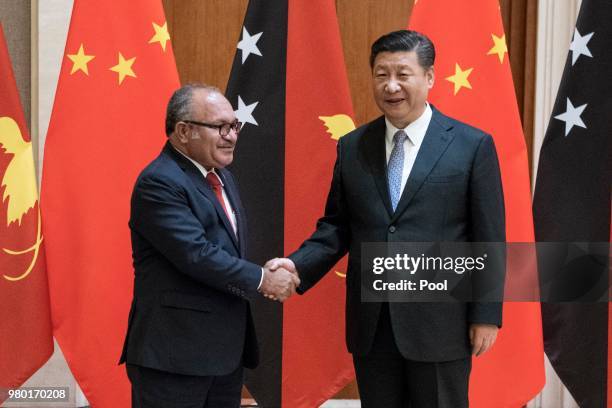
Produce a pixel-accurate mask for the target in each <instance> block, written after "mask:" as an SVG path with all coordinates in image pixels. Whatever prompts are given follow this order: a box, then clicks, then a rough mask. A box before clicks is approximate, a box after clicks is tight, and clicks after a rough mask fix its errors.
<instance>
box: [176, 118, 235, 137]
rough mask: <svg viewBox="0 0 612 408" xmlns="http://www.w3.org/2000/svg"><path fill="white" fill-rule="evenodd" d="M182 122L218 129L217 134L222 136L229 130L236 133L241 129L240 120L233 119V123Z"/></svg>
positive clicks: (227, 133)
mask: <svg viewBox="0 0 612 408" xmlns="http://www.w3.org/2000/svg"><path fill="white" fill-rule="evenodd" d="M182 122H185V123H189V124H192V125H196V126H204V127H207V128H211V129H217V130H219V136H221V137H224V136H227V135H229V132H230V130H232V129H233V130H234V132H236V134H238V133H240V129H242V122H239V121H235V122H233V123H222V124H220V125H214V124H212V123H204V122H198V121H195V120H183V121H182Z"/></svg>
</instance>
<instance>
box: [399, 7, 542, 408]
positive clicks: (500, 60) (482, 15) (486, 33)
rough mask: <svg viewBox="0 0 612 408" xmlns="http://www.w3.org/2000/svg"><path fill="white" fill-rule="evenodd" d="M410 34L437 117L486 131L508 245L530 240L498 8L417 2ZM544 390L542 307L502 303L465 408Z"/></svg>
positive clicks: (517, 400) (519, 137) (525, 177)
mask: <svg viewBox="0 0 612 408" xmlns="http://www.w3.org/2000/svg"><path fill="white" fill-rule="evenodd" d="M410 28H411V29H413V30H416V31H419V32H422V33H424V34H426V35H427V36H428V37H429V38H430V39H431V40H432V41H433V43H434V44H435V47H436V63H435V74H436V84H435V86H434V87H433V89H432V91H431V93H430V95H429V100H430V101H431V102H432V103H433V104H434V105H435V106H436V107H438V108H439V109H440V110H441V111H442V112H444V113H446V114H448V115H450V116H453V117H455V118H458V119H460V120H462V121H465V122H467V123H469V124H471V125H474V126H476V127H478V128H481V129H483V130H484V131H486V132H487V133H490V134H491V135H492V136H493V138H494V139H495V145H496V147H497V154H498V156H499V161H500V167H501V173H502V182H503V187H504V196H505V206H506V237H507V240H508V242H533V240H534V235H533V220H532V212H531V193H530V188H529V167H528V158H527V149H526V146H525V140H524V136H523V131H522V128H521V121H520V117H519V113H518V107H517V104H516V97H515V94H514V87H513V85H512V75H511V71H510V63H509V61H508V53H507V51H508V50H507V47H506V41H505V35H504V27H503V25H502V20H501V15H500V11H499V3H498V2H497V0H478V1H469V2H465V1H443V0H422V1H419V2H417V3H416V5H415V7H414V9H413V11H412V16H411V20H410ZM507 273H508V279H507V281H512V279H513V276H512V275H513V269H512V267H511V265H510V262H509V268H508V271H507ZM533 279H534V280H535V279H537V277H536V276H533ZM534 282H537V281H534ZM533 284H534V283H533V282H532V285H533ZM535 285H537V283H536V284H535ZM531 287H534V286H531ZM535 287H537V286H535ZM543 384H544V357H543V345H542V328H541V319H540V307H539V304H537V303H520V304H519V303H506V304H504V316H503V328H502V329H501V330H500V332H499V337H498V339H497V342H496V344H495V346H494V347H493V349H492V350H491V351H489V352H488V353H487V354H486V355H484V356H483V357H478V358H475V359H474V366H473V370H472V376H471V383H470V402H471V405H470V406H472V407H475V408H478V407H485V408H489V407H500V408H501V407H521V406H523V405H524V404H525V403H526V402H527V401H529V400H530V399H531V398H533V397H534V396H535V395H536V394H537V393H538V392H539V390H540V389H541V388H542V386H543Z"/></svg>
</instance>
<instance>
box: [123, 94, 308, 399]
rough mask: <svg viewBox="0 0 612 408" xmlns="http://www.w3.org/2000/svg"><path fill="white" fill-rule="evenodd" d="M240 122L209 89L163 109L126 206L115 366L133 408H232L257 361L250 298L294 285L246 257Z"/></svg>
mask: <svg viewBox="0 0 612 408" xmlns="http://www.w3.org/2000/svg"><path fill="white" fill-rule="evenodd" d="M240 127H241V123H240V122H238V121H237V120H236V116H235V114H234V110H233V109H232V106H231V105H230V103H229V102H228V101H227V99H226V98H225V97H224V96H223V95H222V94H221V92H220V91H219V90H218V89H216V88H213V87H209V86H204V85H187V86H184V87H182V88H180V89H178V90H177V91H176V92H175V93H174V94H173V96H172V98H171V99H170V102H169V103H168V109H167V115H166V134H167V135H168V142H167V143H166V145H165V147H164V148H163V150H162V152H161V154H160V155H159V156H158V157H157V158H156V159H155V160H154V161H153V162H152V163H151V164H149V165H148V166H147V167H146V168H145V169H144V170H143V171H142V173H141V174H140V176H139V177H138V180H137V181H136V185H135V187H134V191H133V194H132V202H131V215H130V222H129V225H130V229H131V233H132V250H133V258H134V269H135V278H134V299H133V302H132V307H131V310H130V315H129V322H128V330H127V335H126V338H125V344H124V348H123V353H122V355H121V359H120V363H123V362H126V363H127V373H128V377H129V379H130V381H131V383H132V405H133V406H134V407H147V408H152V407H156V408H157V407H159V408H162V407H163V408H168V407H173V408H179V407H181V408H182V407H184V408H191V407H193V408H196V407H197V408H202V407H239V406H240V393H241V388H242V381H243V378H242V377H243V376H242V372H243V366H244V367H249V368H251V367H255V366H256V365H257V362H258V349H257V340H256V337H255V332H254V327H253V321H252V317H251V311H250V307H249V302H248V299H249V298H252V297H255V296H258V292H261V293H263V294H265V295H267V296H269V297H273V298H276V299H279V300H281V301H282V300H284V299H285V298H286V297H287V296H289V295H290V294H291V293H292V292H293V291H294V290H295V287H296V286H297V285H298V284H299V279H298V278H297V277H296V275H294V274H291V273H289V272H288V271H286V270H281V271H280V274H278V271H276V272H275V273H269V272H267V271H266V270H265V269H264V268H262V267H260V266H258V265H255V264H253V263H250V262H248V261H246V260H245V259H244V257H245V254H246V242H247V239H246V238H247V229H246V228H247V227H246V218H245V213H244V209H243V208H242V203H241V202H240V197H239V194H238V189H237V186H236V182H235V180H234V178H233V177H232V175H231V173H230V172H229V171H227V170H225V169H224V167H225V166H227V165H229V164H230V163H231V162H232V160H233V153H234V147H235V145H236V141H237V138H238V132H239V131H240Z"/></svg>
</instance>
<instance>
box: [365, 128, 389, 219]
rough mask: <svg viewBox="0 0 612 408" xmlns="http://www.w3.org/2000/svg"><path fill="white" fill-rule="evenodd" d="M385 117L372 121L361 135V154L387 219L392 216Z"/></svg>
mask: <svg viewBox="0 0 612 408" xmlns="http://www.w3.org/2000/svg"><path fill="white" fill-rule="evenodd" d="M385 129H386V125H385V117H384V116H381V117H380V118H378V119H376V120H375V121H373V122H372V123H371V124H370V126H369V127H368V129H367V130H366V131H365V133H364V135H363V154H364V155H365V157H366V159H367V162H368V164H369V166H370V169H371V171H372V177H373V178H374V183H375V184H376V188H377V190H378V194H380V198H381V199H382V201H383V204H384V205H385V208H386V209H387V213H388V214H389V217H391V215H392V214H393V211H392V210H391V199H390V198H389V186H388V185H387V157H386V154H385Z"/></svg>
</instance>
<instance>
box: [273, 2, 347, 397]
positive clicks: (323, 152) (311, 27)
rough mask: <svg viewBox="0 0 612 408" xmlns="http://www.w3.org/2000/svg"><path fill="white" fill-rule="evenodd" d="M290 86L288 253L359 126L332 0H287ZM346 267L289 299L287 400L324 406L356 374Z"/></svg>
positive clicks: (302, 235)
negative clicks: (340, 146)
mask: <svg viewBox="0 0 612 408" xmlns="http://www.w3.org/2000/svg"><path fill="white" fill-rule="evenodd" d="M304 84H308V86H304ZM286 92H287V93H286V115H285V118H286V124H285V127H286V139H285V253H289V252H290V251H292V250H294V249H295V248H296V247H298V246H299V245H300V244H301V243H302V242H303V241H304V239H306V238H308V236H310V234H311V233H312V226H313V225H314V224H315V223H316V221H317V219H318V218H319V217H320V215H321V214H322V213H323V208H324V206H325V198H326V195H327V191H328V188H329V185H330V181H331V176H332V169H333V164H334V160H335V158H336V142H337V140H338V138H340V137H341V136H343V135H344V134H346V133H348V132H349V131H351V130H353V129H354V128H355V126H354V124H353V120H352V119H351V117H352V115H353V108H352V104H351V97H350V91H349V86H348V80H347V77H346V69H345V66H344V56H343V54H342V44H341V41H340V31H339V28H338V22H337V19H336V9H335V2H334V1H333V0H317V1H310V2H304V1H299V0H290V1H289V17H288V34H287V82H286ZM306 203H307V204H306ZM344 272H346V261H344V260H343V261H341V262H340V264H339V265H338V266H337V268H336V269H334V270H333V271H331V272H330V273H328V274H327V276H326V277H325V278H324V279H323V280H321V282H319V284H318V285H317V286H316V287H315V288H313V289H311V290H310V291H309V292H308V293H307V294H306V295H305V296H303V297H295V298H293V299H291V300H290V301H289V302H287V303H285V306H284V310H283V380H282V402H283V404H282V405H283V407H291V408H300V407H304V408H310V407H314V406H319V405H320V404H322V403H323V402H324V401H326V400H327V399H329V398H330V397H332V396H333V395H334V394H336V393H337V392H338V391H340V390H341V389H342V388H343V387H344V386H345V385H346V384H347V383H348V382H349V381H351V380H352V379H353V378H354V372H353V366H352V359H351V358H350V354H348V352H347V350H346V345H345V342H344V301H345V284H346V283H345V278H344V274H343V273H344Z"/></svg>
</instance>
